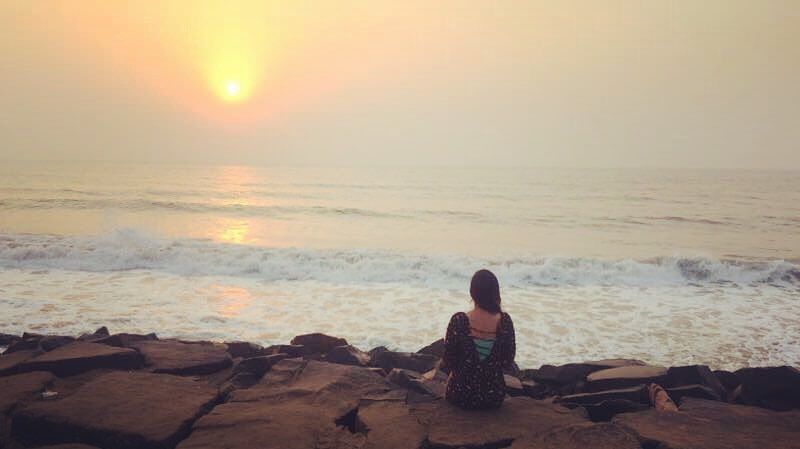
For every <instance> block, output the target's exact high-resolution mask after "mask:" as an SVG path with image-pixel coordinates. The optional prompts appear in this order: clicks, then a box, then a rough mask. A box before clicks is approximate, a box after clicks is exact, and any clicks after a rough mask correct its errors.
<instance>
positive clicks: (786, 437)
mask: <svg viewBox="0 0 800 449" xmlns="http://www.w3.org/2000/svg"><path fill="white" fill-rule="evenodd" d="M612 422H613V423H615V424H618V425H620V426H622V427H624V428H626V429H629V430H631V431H632V432H634V433H635V434H637V435H639V439H640V441H642V442H643V443H644V444H645V447H665V448H669V449H701V448H702V449H762V448H771V449H796V448H797V447H800V442H798V439H797V436H798V430H797V429H798V426H800V411H791V412H775V411H772V410H767V409H763V408H758V407H748V406H742V405H732V404H726V403H724V402H718V401H707V400H703V399H694V398H686V399H685V400H684V403H683V404H682V405H681V407H680V411H679V412H658V411H656V410H653V409H650V410H647V411H643V412H639V413H625V414H621V415H617V416H616V417H615V418H614V419H613V420H612ZM659 445H660V446H659Z"/></svg>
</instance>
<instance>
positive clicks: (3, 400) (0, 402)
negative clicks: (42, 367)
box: [0, 371, 55, 422]
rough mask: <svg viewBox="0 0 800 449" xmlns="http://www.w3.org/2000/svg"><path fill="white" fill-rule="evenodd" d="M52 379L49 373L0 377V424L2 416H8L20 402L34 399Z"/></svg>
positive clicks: (38, 372)
mask: <svg viewBox="0 0 800 449" xmlns="http://www.w3.org/2000/svg"><path fill="white" fill-rule="evenodd" d="M54 379H55V377H54V376H53V375H52V374H51V373H47V372H43V371H36V372H33V373H25V374H17V375H14V376H7V377H0V422H2V417H3V415H6V414H8V412H9V411H10V410H11V409H13V408H14V406H16V405H17V404H18V403H20V402H21V401H24V400H30V399H34V397H35V396H36V394H37V393H39V392H41V391H42V390H44V388H45V387H46V386H47V385H48V384H50V383H51V382H53V380H54Z"/></svg>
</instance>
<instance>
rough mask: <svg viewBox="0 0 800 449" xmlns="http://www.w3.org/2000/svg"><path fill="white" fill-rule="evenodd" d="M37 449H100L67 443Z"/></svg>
mask: <svg viewBox="0 0 800 449" xmlns="http://www.w3.org/2000/svg"><path fill="white" fill-rule="evenodd" d="M35 449H98V448H97V447H95V446H89V445H86V444H79V443H67V444H54V445H51V446H39V447H37V448H35Z"/></svg>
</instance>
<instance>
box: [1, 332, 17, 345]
mask: <svg viewBox="0 0 800 449" xmlns="http://www.w3.org/2000/svg"><path fill="white" fill-rule="evenodd" d="M18 340H22V338H20V336H19V335H12V334H3V333H0V346H8V345H10V344H11V343H14V342H15V341H18Z"/></svg>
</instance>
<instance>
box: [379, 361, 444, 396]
mask: <svg viewBox="0 0 800 449" xmlns="http://www.w3.org/2000/svg"><path fill="white" fill-rule="evenodd" d="M386 380H388V381H389V382H391V383H393V384H395V385H398V386H400V387H403V388H405V389H408V390H411V391H415V392H417V393H420V394H423V395H428V396H432V397H439V398H441V397H444V390H445V387H446V384H445V383H444V382H442V381H441V380H439V379H431V380H428V379H423V378H422V376H420V374H419V373H417V372H416V371H411V370H405V369H401V368H395V369H393V370H391V371H390V372H389V374H388V375H387V376H386Z"/></svg>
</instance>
